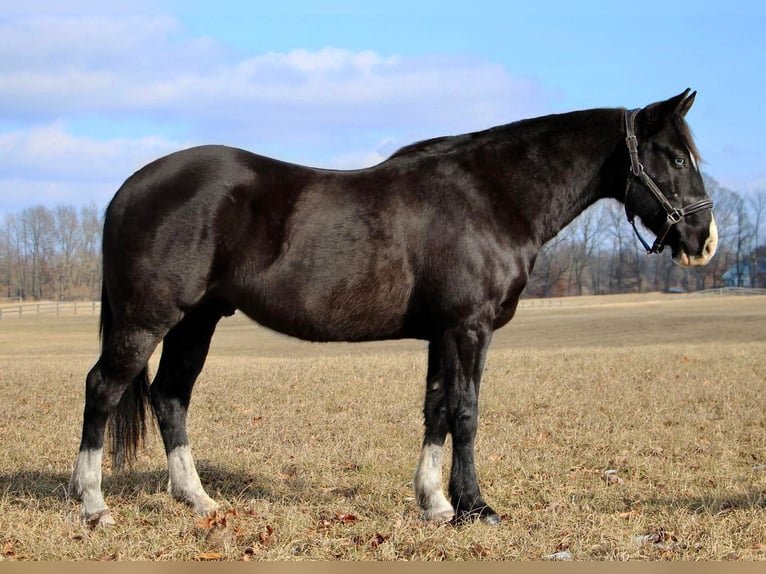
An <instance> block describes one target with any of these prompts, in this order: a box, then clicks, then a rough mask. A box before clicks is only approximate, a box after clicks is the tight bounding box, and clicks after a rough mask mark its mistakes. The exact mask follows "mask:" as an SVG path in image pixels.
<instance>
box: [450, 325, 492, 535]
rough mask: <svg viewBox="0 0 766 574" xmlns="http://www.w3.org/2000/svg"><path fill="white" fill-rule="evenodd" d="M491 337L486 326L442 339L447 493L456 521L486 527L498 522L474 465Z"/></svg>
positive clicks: (455, 331)
mask: <svg viewBox="0 0 766 574" xmlns="http://www.w3.org/2000/svg"><path fill="white" fill-rule="evenodd" d="M491 338H492V330H491V329H490V328H489V327H485V326H483V325H481V324H474V325H470V326H464V327H459V328H457V329H453V330H451V331H449V332H447V333H446V335H445V337H444V340H443V347H442V348H443V351H442V353H443V356H442V364H443V370H444V390H445V407H446V421H447V427H448V429H449V432H450V434H451V435H452V469H451V472H450V480H449V494H450V499H451V500H452V505H453V507H454V508H455V521H456V522H464V521H467V520H472V519H475V518H479V519H481V520H482V522H485V523H487V524H497V523H498V522H500V517H499V516H498V514H497V513H496V512H495V511H494V510H493V509H492V508H491V507H490V506H489V505H488V504H487V503H486V502H485V501H484V499H483V498H482V496H481V492H480V490H479V483H478V481H477V479H476V468H475V465H474V441H475V439H476V429H477V427H478V422H479V387H480V384H481V375H482V372H483V370H484V361H485V359H486V354H487V349H488V347H489V343H490V340H491Z"/></svg>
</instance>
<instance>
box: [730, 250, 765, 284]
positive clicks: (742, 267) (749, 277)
mask: <svg viewBox="0 0 766 574" xmlns="http://www.w3.org/2000/svg"><path fill="white" fill-rule="evenodd" d="M722 279H723V285H724V287H748V288H753V287H755V288H764V287H766V248H764V247H759V248H758V249H757V250H756V251H754V252H753V253H752V254H751V255H750V257H749V258H748V259H747V260H745V261H740V262H738V263H735V264H734V265H732V266H731V267H729V268H728V269H727V270H726V272H725V273H724V274H723V276H722Z"/></svg>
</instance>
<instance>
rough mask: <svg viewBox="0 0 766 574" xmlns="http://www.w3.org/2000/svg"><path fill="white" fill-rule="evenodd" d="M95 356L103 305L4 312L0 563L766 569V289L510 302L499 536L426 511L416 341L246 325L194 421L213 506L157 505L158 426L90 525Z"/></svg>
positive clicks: (486, 419) (494, 410)
mask: <svg viewBox="0 0 766 574" xmlns="http://www.w3.org/2000/svg"><path fill="white" fill-rule="evenodd" d="M97 353H98V340H97V318H95V317H77V318H74V317H70V318H64V317H62V318H29V319H13V320H11V319H9V320H3V321H0V559H92V560H130V559H144V560H169V559H184V560H195V559H196V560H215V559H225V560H238V559H239V560H259V559H279V560H307V559H314V560H315V559H372V560H445V559H446V560H461V559H471V560H498V559H504V560H519V559H521V560H541V559H543V558H544V557H549V558H550V557H553V556H554V555H555V556H557V557H560V558H570V557H571V558H572V559H574V560H745V561H748V560H766V466H764V465H766V409H764V406H766V399H765V398H764V391H765V390H766V297H732V296H730V297H713V298H699V297H678V298H674V299H672V300H670V299H663V296H661V295H654V296H649V297H637V298H633V299H625V298H620V299H609V298H598V299H594V300H593V304H592V305H583V306H577V307H574V306H572V307H561V308H552V309H548V308H534V309H521V310H520V311H519V312H518V314H517V317H516V318H515V319H514V320H513V321H512V322H511V323H510V324H509V326H507V327H506V328H504V329H502V330H501V331H499V332H497V333H496V336H495V340H494V342H493V346H492V348H491V351H490V355H489V359H488V363H487V369H486V373H485V378H484V383H483V385H482V397H481V417H480V426H479V436H478V439H477V444H476V452H477V467H478V473H479V480H480V484H481V486H482V489H483V493H484V495H485V497H486V498H487V500H488V501H489V502H490V503H491V504H492V505H493V506H494V507H495V509H496V510H498V511H499V512H500V513H501V514H503V522H502V523H501V524H500V526H498V527H495V528H491V527H486V526H483V525H481V524H470V525H466V526H463V527H454V526H449V525H441V526H438V525H432V524H427V523H424V522H422V521H421V519H420V516H419V513H418V510H417V507H416V505H415V502H414V500H413V498H412V497H413V492H412V485H411V480H412V475H413V472H414V468H415V462H416V457H417V455H418V452H419V447H420V441H421V431H422V415H421V406H422V397H423V393H424V377H425V344H424V343H422V342H418V341H398V342H389V343H380V344H377V343H375V344H373V343H369V344H356V345H345V344H333V345H320V344H309V343H302V342H299V341H295V340H291V339H287V338H285V337H281V336H278V335H275V334H273V333H270V332H268V331H266V330H263V329H261V328H259V327H257V326H255V325H254V324H253V323H252V322H250V321H249V320H247V319H245V318H242V317H239V316H235V317H233V318H230V319H227V320H225V321H223V322H222V323H221V326H220V327H219V329H218V332H217V333H216V337H215V338H214V340H213V347H212V349H211V353H210V357H209V359H208V363H207V365H206V367H205V370H204V371H203V373H202V375H201V377H200V380H199V382H198V385H197V388H196V390H195V395H194V398H193V400H192V410H191V412H190V416H189V426H190V435H191V439H192V444H193V448H194V452H195V455H196V457H197V459H198V466H199V469H200V474H201V477H202V480H203V483H205V485H206V488H207V489H208V492H209V493H210V494H211V496H213V497H214V498H216V499H217V500H218V501H219V502H220V503H221V505H222V512H221V513H220V514H219V515H218V516H217V517H215V518H209V519H207V520H202V519H200V518H199V517H197V516H195V515H194V514H193V512H192V511H191V510H189V509H188V508H187V507H186V506H184V505H182V504H180V503H177V502H175V501H173V500H172V499H171V498H170V497H169V495H167V494H166V492H165V482H166V479H167V474H166V467H165V459H164V454H163V452H162V449H161V444H160V443H161V441H160V439H159V435H158V433H156V432H152V433H151V434H150V437H149V441H148V445H147V446H146V448H145V449H143V450H142V452H141V455H140V458H139V460H138V461H137V463H136V464H135V465H134V466H133V468H132V470H131V471H130V472H127V473H121V474H112V473H111V471H110V470H109V468H108V464H107V467H106V469H105V474H104V490H105V494H106V498H107V502H108V503H109V504H110V506H111V509H112V514H113V515H114V517H115V519H116V520H117V523H118V524H117V526H115V527H113V528H111V529H96V530H90V529H88V528H87V527H86V526H83V525H81V524H80V522H79V519H78V512H79V505H78V504H76V503H74V502H72V501H69V500H67V497H66V483H67V481H68V479H69V473H70V471H71V467H72V464H73V462H74V457H75V454H76V451H77V446H78V443H79V432H80V424H81V412H82V406H83V387H84V378H85V373H86V372H87V370H88V369H89V368H90V366H91V365H92V363H93V362H94V361H95V359H96V357H97ZM153 364H154V365H156V357H155V358H154V359H153ZM445 459H446V461H447V462H446V465H445V476H446V475H447V473H448V470H449V469H448V461H449V456H446V457H445ZM607 471H608V472H607Z"/></svg>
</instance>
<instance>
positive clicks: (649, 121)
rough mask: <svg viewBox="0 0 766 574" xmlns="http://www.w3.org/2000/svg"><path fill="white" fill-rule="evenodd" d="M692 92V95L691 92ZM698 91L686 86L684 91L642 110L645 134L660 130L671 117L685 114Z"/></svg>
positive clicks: (641, 124)
mask: <svg viewBox="0 0 766 574" xmlns="http://www.w3.org/2000/svg"><path fill="white" fill-rule="evenodd" d="M689 92H691V95H690V94H689ZM696 95H697V92H692V91H691V90H690V89H689V88H686V89H685V90H684V91H683V92H682V93H680V94H678V95H677V96H674V97H672V98H670V99H668V100H664V101H662V102H655V103H654V104H650V105H648V106H646V107H645V108H644V109H642V110H641V113H640V114H639V115H640V117H641V118H642V121H641V122H640V129H641V132H642V133H643V135H644V136H649V135H652V134H655V133H657V132H658V131H660V130H661V129H662V128H663V127H665V125H666V124H667V122H668V121H670V119H671V118H672V117H673V116H674V115H676V114H680V115H681V116H685V115H686V112H688V111H689V108H691V107H692V104H693V103H694V97H695V96H696Z"/></svg>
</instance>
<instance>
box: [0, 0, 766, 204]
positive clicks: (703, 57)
mask: <svg viewBox="0 0 766 574" xmlns="http://www.w3.org/2000/svg"><path fill="white" fill-rule="evenodd" d="M111 4H116V3H111V2H104V1H103V0H67V1H66V2H61V1H59V0H25V1H24V2H17V1H12V0H0V216H2V214H4V213H14V212H18V211H20V210H22V209H24V208H27V207H32V206H36V205H44V206H46V207H50V208H52V207H54V206H56V205H58V204H66V205H74V206H80V205H85V204H95V205H96V206H98V207H99V208H100V209H102V208H103V207H105V206H106V204H107V203H108V201H109V200H110V199H111V197H112V196H113V195H114V193H115V192H116V190H117V189H118V188H119V186H120V184H121V183H122V182H123V181H124V180H125V179H126V178H127V177H128V176H130V175H131V174H132V173H133V172H134V171H136V170H137V169H139V168H140V167H141V166H142V165H145V164H146V163H148V162H149V161H151V160H153V159H156V158H157V157H160V156H162V155H165V154H167V153H170V152H173V151H176V150H178V149H182V148H186V147H191V146H193V145H198V144H208V143H217V144H226V145H231V146H237V147H242V148H245V149H249V150H251V151H253V152H256V153H260V154H263V155H268V156H272V157H276V158H279V159H283V160H287V161H292V162H297V163H303V164H308V165H314V166H319V167H331V168H338V169H346V168H357V167H365V166H369V165H373V164H375V163H378V162H380V161H382V160H383V159H385V158H386V157H387V156H388V155H389V154H391V153H392V152H393V151H395V150H396V149H398V148H399V147H401V146H403V145H406V144H409V143H412V142H414V141H417V140H420V139H424V138H429V137H435V136H441V135H449V134H456V133H463V132H470V131H476V130H480V129H484V128H488V127H491V126H494V125H499V124H505V123H508V122H512V121H515V120H519V119H522V118H526V117H533V116H539V115H545V114H550V113H561V112H567V111H572V110H577V109H586V108H598V107H627V108H634V107H640V106H645V105H647V104H649V103H652V102H654V101H658V100H663V99H666V98H669V97H671V96H674V95H676V94H679V93H680V92H682V91H683V90H684V89H686V88H687V87H690V88H692V89H694V90H697V91H698V95H697V100H696V103H695V105H694V107H693V108H692V110H691V111H690V112H689V115H688V116H687V120H688V122H689V124H690V125H691V127H692V130H693V131H694V134H695V138H696V142H697V145H698V147H699V149H700V151H701V153H702V156H703V158H704V159H705V164H704V165H703V171H705V172H706V173H708V174H709V175H710V176H712V177H713V178H715V179H716V180H717V181H718V182H719V183H720V184H721V185H723V186H725V187H728V188H730V189H733V190H735V191H738V192H740V193H743V194H748V193H751V192H755V191H761V190H766V145H765V144H764V142H763V141H762V140H763V134H766V114H764V104H763V103H762V102H763V99H764V95H763V94H764V93H765V92H766V91H765V90H764V87H765V86H764V84H765V83H766V73H764V72H763V66H764V61H766V33H764V32H763V30H764V27H765V26H766V3H764V2H762V1H760V0H758V1H741V2H740V1H737V0H730V1H728V2H713V1H708V0H698V1H696V2H690V1H687V0H675V1H673V2H669V1H668V0H641V1H640V2H633V3H626V2H614V1H613V0H609V1H596V0H579V1H577V2H572V1H567V2H553V1H551V0H536V1H535V2H516V1H515V0H497V1H489V0H471V1H470V2H467V1H465V0H462V1H451V0H439V1H432V0H421V1H416V0H405V1H400V0H387V1H385V2H380V1H378V0H367V1H365V2H360V1H359V0H351V1H341V0H323V1H310V0H278V1H276V0H275V1H262V0H230V1H227V0H217V1H216V2H209V1H202V0H186V1H181V0H155V1H150V0H134V1H133V2H125V3H120V5H119V6H118V7H114V6H111Z"/></svg>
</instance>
